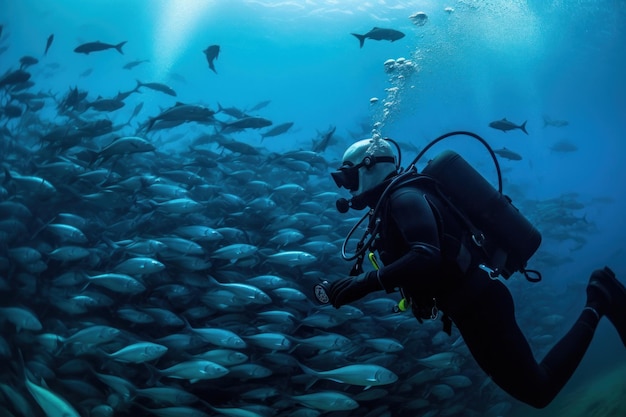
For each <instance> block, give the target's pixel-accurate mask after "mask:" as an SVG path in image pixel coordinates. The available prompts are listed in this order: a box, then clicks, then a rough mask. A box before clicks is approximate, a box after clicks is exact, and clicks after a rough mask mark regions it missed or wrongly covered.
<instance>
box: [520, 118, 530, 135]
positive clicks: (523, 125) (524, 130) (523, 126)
mask: <svg viewBox="0 0 626 417" xmlns="http://www.w3.org/2000/svg"><path fill="white" fill-rule="evenodd" d="M527 121H528V120H526V121H525V122H524V123H522V125H521V126H520V127H519V128H520V129H522V131H523V132H524V133H526V134H528V132H527V131H526V122H527Z"/></svg>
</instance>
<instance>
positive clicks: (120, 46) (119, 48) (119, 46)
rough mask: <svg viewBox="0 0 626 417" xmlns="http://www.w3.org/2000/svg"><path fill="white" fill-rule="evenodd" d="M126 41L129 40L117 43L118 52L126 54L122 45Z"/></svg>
mask: <svg viewBox="0 0 626 417" xmlns="http://www.w3.org/2000/svg"><path fill="white" fill-rule="evenodd" d="M126 42H128V41H124V42H120V43H118V44H117V45H115V49H117V52H119V53H120V54H122V55H124V51H122V46H124V44H125V43H126Z"/></svg>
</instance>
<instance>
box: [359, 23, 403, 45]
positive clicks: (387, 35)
mask: <svg viewBox="0 0 626 417" xmlns="http://www.w3.org/2000/svg"><path fill="white" fill-rule="evenodd" d="M351 35H353V36H355V37H356V38H357V39H358V40H359V46H360V47H361V48H363V43H365V39H373V40H375V41H382V40H385V41H391V42H393V41H397V40H398V39H402V38H404V33H402V32H400V31H399V30H395V29H385V28H379V27H374V28H373V29H372V30H370V31H369V32H367V33H366V34H365V35H359V34H358V33H351Z"/></svg>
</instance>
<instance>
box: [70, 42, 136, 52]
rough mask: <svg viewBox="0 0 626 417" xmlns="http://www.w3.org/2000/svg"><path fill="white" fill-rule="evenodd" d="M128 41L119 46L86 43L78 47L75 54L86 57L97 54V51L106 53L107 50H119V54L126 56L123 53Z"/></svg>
mask: <svg viewBox="0 0 626 417" xmlns="http://www.w3.org/2000/svg"><path fill="white" fill-rule="evenodd" d="M126 42H127V41H124V42H120V43H118V44H117V45H111V44H110V43H103V42H100V41H96V42H87V43H84V44H82V45H78V46H77V47H76V48H75V49H74V52H77V53H79V54H85V55H89V54H90V53H91V52H97V51H105V50H107V49H113V48H115V49H117V52H119V53H120V54H122V55H124V52H123V51H122V46H124V44H125V43H126Z"/></svg>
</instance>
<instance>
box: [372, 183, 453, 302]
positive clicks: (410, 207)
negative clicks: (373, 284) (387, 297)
mask: <svg viewBox="0 0 626 417" xmlns="http://www.w3.org/2000/svg"><path fill="white" fill-rule="evenodd" d="M389 215H390V216H391V218H392V219H393V220H394V221H395V222H396V224H397V225H398V228H399V229H400V233H401V234H402V236H403V238H404V240H405V241H406V243H407V245H408V246H409V247H410V250H409V251H408V252H407V253H406V254H404V255H403V256H402V257H401V258H399V259H398V260H396V261H394V262H392V263H390V264H389V265H385V266H384V267H382V268H381V269H379V270H378V279H379V281H380V284H381V285H382V286H383V288H384V289H385V290H386V291H387V292H392V291H394V290H396V289H397V288H398V287H402V286H404V285H405V284H406V283H407V282H408V281H410V280H415V279H419V277H420V276H432V274H434V273H435V272H436V268H437V267H438V266H439V264H440V261H441V252H440V250H439V233H438V230H437V221H436V219H435V215H434V214H433V211H432V209H431V208H430V206H429V204H428V202H427V201H426V199H425V198H424V193H423V192H422V191H420V190H417V189H415V188H409V187H405V188H401V189H399V190H397V191H395V192H394V193H393V194H392V195H391V196H390V206H389Z"/></svg>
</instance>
